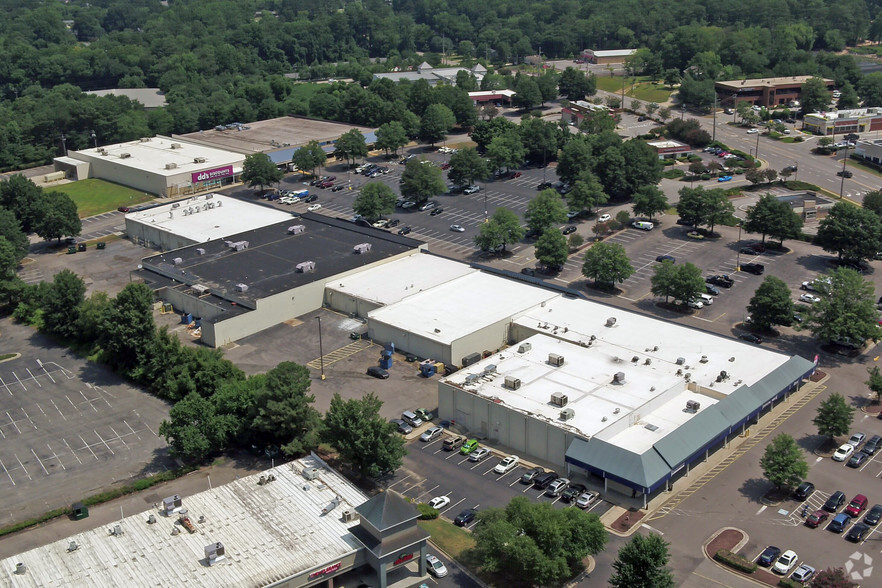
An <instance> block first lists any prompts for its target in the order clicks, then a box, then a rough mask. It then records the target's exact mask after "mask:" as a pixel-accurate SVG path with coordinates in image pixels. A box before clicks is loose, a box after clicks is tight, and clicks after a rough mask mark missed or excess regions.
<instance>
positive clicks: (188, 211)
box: [184, 208, 190, 216]
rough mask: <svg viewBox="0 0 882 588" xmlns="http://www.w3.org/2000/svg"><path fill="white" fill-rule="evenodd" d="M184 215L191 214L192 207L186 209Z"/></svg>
mask: <svg viewBox="0 0 882 588" xmlns="http://www.w3.org/2000/svg"><path fill="white" fill-rule="evenodd" d="M184 216H190V209H189V208H185V209H184Z"/></svg>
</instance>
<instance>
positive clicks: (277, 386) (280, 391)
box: [251, 361, 321, 456]
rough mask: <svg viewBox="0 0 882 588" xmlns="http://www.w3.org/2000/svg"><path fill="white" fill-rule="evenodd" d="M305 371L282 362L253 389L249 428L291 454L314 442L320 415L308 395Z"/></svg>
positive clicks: (308, 446)
mask: <svg viewBox="0 0 882 588" xmlns="http://www.w3.org/2000/svg"><path fill="white" fill-rule="evenodd" d="M309 385H310V380H309V370H308V369H307V368H306V367H304V366H302V365H298V364H296V363H293V362H290V361H285V362H282V363H280V364H279V365H277V366H276V367H274V368H273V369H271V370H270V371H268V372H267V373H266V386H265V387H264V388H262V389H260V390H257V391H255V394H254V406H253V408H252V411H251V429H252V430H253V431H254V432H255V433H257V434H259V435H261V436H262V437H263V438H264V439H266V440H268V441H273V442H275V443H276V444H277V445H280V446H281V447H282V451H284V452H285V454H286V455H289V456H294V455H299V454H301V453H303V452H304V451H306V450H308V449H311V448H313V447H315V446H316V444H317V443H318V433H319V427H320V425H321V416H320V415H319V413H318V411H317V410H316V409H315V408H313V406H312V403H313V402H315V396H313V395H312V394H309V393H308V392H309Z"/></svg>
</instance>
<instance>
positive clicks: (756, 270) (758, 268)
mask: <svg viewBox="0 0 882 588" xmlns="http://www.w3.org/2000/svg"><path fill="white" fill-rule="evenodd" d="M741 271H743V272H748V273H751V274H754V275H756V276H761V275H762V274H763V272H764V271H766V266H764V265H763V264H761V263H742V264H741Z"/></svg>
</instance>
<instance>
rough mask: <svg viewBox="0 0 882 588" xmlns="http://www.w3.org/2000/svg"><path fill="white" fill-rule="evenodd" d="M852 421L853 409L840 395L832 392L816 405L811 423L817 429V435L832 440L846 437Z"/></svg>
mask: <svg viewBox="0 0 882 588" xmlns="http://www.w3.org/2000/svg"><path fill="white" fill-rule="evenodd" d="M852 420H854V407H852V406H849V405H848V404H847V403H846V402H845V398H843V397H842V395H841V394H839V393H837V392H833V393H832V394H830V396H828V397H827V398H825V399H824V400H822V401H821V404H820V405H818V410H817V413H816V414H815V418H813V419H812V423H813V424H814V425H815V426H816V427H817V428H818V435H821V436H823V437H829V438H830V439H831V440H832V439H834V438H836V437H840V436H842V435H847V434H848V432H849V431H850V430H851V422H852Z"/></svg>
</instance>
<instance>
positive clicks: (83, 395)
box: [80, 390, 98, 412]
mask: <svg viewBox="0 0 882 588" xmlns="http://www.w3.org/2000/svg"><path fill="white" fill-rule="evenodd" d="M80 396H82V397H83V400H85V401H86V403H87V404H88V405H89V407H90V408H91V409H92V410H94V411H95V412H98V409H97V408H95V405H94V404H92V401H91V400H89V399H88V398H86V395H85V394H83V391H82V390H80Z"/></svg>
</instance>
